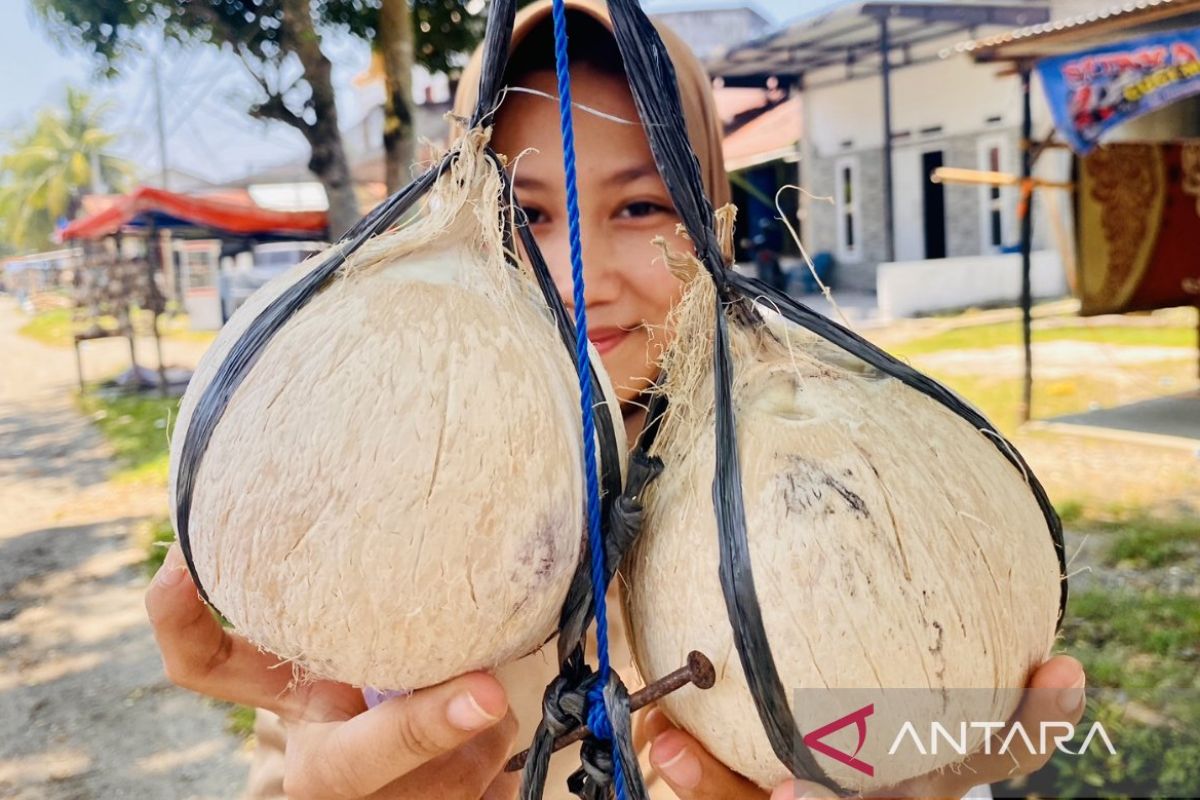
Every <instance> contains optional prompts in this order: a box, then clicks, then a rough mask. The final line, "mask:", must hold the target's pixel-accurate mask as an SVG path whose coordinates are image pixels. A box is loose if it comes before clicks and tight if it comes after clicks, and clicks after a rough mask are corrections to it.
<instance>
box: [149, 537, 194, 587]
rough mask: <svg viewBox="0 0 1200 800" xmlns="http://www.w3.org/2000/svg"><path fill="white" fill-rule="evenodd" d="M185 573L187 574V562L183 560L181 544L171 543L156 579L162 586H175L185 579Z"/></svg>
mask: <svg viewBox="0 0 1200 800" xmlns="http://www.w3.org/2000/svg"><path fill="white" fill-rule="evenodd" d="M185 575H187V563H186V562H185V561H184V560H183V552H182V551H181V550H180V549H179V545H171V549H170V550H168V551H167V557H166V558H165V559H163V563H162V566H161V567H159V568H158V574H157V575H155V576H154V580H155V581H156V582H157V583H158V584H159V585H160V586H175V585H176V584H178V583H179V582H180V581H182V580H183V578H184V576H185Z"/></svg>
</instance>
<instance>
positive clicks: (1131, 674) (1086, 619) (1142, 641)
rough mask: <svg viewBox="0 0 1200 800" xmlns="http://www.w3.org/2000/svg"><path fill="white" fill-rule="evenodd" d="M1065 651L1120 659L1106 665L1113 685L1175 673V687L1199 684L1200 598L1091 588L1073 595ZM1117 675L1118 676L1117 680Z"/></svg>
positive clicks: (1156, 682) (1155, 680)
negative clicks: (1111, 666)
mask: <svg viewBox="0 0 1200 800" xmlns="http://www.w3.org/2000/svg"><path fill="white" fill-rule="evenodd" d="M1063 635H1064V638H1065V639H1066V643H1067V649H1068V651H1069V652H1071V651H1073V650H1078V653H1077V656H1078V657H1079V658H1080V660H1082V661H1084V664H1085V666H1086V665H1087V663H1088V662H1087V660H1086V659H1085V658H1084V656H1087V657H1089V658H1090V657H1093V656H1097V655H1099V654H1100V653H1104V654H1105V656H1104V657H1106V658H1109V659H1119V660H1120V663H1121V664H1122V665H1123V669H1121V670H1114V669H1108V670H1107V672H1108V673H1110V674H1109V677H1110V678H1115V679H1117V680H1115V681H1113V682H1112V683H1108V682H1101V683H1099V684H1097V683H1096V682H1095V681H1093V685H1108V686H1112V688H1121V687H1125V688H1128V686H1129V683H1128V682H1129V681H1134V682H1136V683H1141V682H1144V681H1150V682H1152V683H1153V684H1154V685H1161V684H1163V683H1164V682H1165V681H1167V680H1168V678H1170V677H1172V676H1174V677H1175V678H1178V679H1179V681H1178V683H1176V682H1175V681H1170V682H1171V683H1176V686H1175V688H1185V687H1187V688H1197V689H1200V598H1196V597H1188V596H1186V595H1167V594H1156V593H1151V592H1148V593H1138V592H1133V591H1125V592H1111V591H1100V590H1093V591H1088V592H1080V593H1076V594H1074V595H1072V596H1071V600H1070V605H1069V606H1068V608H1067V614H1066V618H1065V620H1064V623H1063ZM1118 681H1119V682H1118Z"/></svg>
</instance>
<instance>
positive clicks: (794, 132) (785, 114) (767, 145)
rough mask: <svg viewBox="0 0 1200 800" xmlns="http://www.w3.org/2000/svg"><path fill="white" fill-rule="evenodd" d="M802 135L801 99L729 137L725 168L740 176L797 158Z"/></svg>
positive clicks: (767, 113) (776, 108)
mask: <svg viewBox="0 0 1200 800" xmlns="http://www.w3.org/2000/svg"><path fill="white" fill-rule="evenodd" d="M800 133H801V126H800V98H799V97H792V98H791V99H788V100H784V101H783V102H782V103H780V104H779V105H777V106H774V107H772V108H771V109H769V110H767V111H764V112H763V113H762V114H759V115H758V116H757V117H755V118H754V119H752V120H750V121H749V122H747V123H746V124H745V125H742V126H741V127H739V128H737V129H736V130H734V131H733V132H732V133H730V134H727V135H726V136H725V141H724V143H723V145H722V148H721V149H722V150H723V152H724V154H725V168H726V169H728V170H729V171H730V172H736V171H737V170H741V169H748V168H749V167H754V166H758V165H759V164H765V163H766V162H768V161H774V160H775V159H777V158H785V157H787V156H795V155H796V146H797V144H799V142H800Z"/></svg>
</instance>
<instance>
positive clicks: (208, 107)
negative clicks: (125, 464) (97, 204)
mask: <svg viewBox="0 0 1200 800" xmlns="http://www.w3.org/2000/svg"><path fill="white" fill-rule="evenodd" d="M708 4H710V2H709V0H698V1H697V2H687V1H685V0H660V1H659V2H655V3H654V4H653V6H652V8H654V9H659V8H671V7H696V6H703V5H708ZM752 4H754V5H756V6H757V7H758V8H760V9H761V10H762V11H764V12H766V13H767V14H769V15H771V16H773V17H774V18H775V20H776V21H786V20H789V19H793V18H795V17H797V16H799V15H801V14H804V13H809V12H811V11H813V10H815V9H819V8H821V7H824V6H826V5H828V4H829V0H752ZM327 50H331V51H332V52H330V53H329V54H330V56H331V58H332V59H333V60H334V63H335V65H336V67H337V69H336V72H335V81H337V83H338V85H339V87H348V86H349V83H350V80H351V78H352V77H353V76H354V75H355V74H357V73H358V72H359V71H361V70H362V69H363V67H365V65H366V63H367V60H368V54H367V52H366V48H365V46H363V45H361V44H359V43H349V42H342V43H332V44H331V45H330V46H329V47H327ZM160 70H161V75H162V80H163V86H164V92H165V99H166V101H165V103H164V106H165V108H166V128H167V131H168V137H167V140H168V162H169V163H170V164H171V165H172V166H173V167H178V168H181V169H184V170H186V171H189V172H193V173H196V174H199V175H202V176H204V177H206V178H209V179H214V180H227V179H232V178H236V177H239V176H241V175H244V174H246V173H248V172H250V171H253V170H255V169H261V168H265V167H268V166H273V165H276V164H279V163H284V162H288V161H293V160H296V159H298V158H302V157H303V156H304V154H305V153H306V152H307V147H306V145H305V143H304V140H303V139H302V138H301V137H300V135H299V134H298V133H297V132H296V131H294V130H292V129H290V128H288V127H287V126H284V125H279V124H274V125H269V126H267V125H264V124H263V123H259V122H256V121H254V120H251V119H250V118H249V117H248V116H247V115H246V114H245V108H246V106H247V104H248V103H247V102H246V100H247V98H248V97H249V96H250V92H251V90H252V85H251V84H249V82H248V80H249V79H248V78H247V77H246V75H245V74H244V72H243V69H242V67H241V65H240V64H239V63H238V62H237V61H236V60H235V59H233V58H232V57H228V56H223V55H221V54H219V53H217V52H215V50H214V49H212V48H201V49H198V50H188V51H176V50H170V49H169V50H167V51H165V52H162V53H161V59H160ZM0 75H4V76H5V80H4V82H3V88H2V89H0V136H3V138H7V136H8V134H9V133H10V132H11V131H12V130H14V129H16V128H19V127H20V126H21V125H22V124H23V123H25V122H26V121H27V120H29V119H31V118H32V117H33V116H34V115H35V114H36V112H37V110H38V109H39V108H41V107H44V106H46V105H54V104H56V103H57V102H59V101H60V99H61V97H62V96H63V94H64V92H65V88H66V86H68V85H74V86H90V87H92V91H93V93H94V94H95V95H96V96H98V97H100V98H101V99H102V100H104V101H106V102H108V103H109V104H110V106H111V111H110V116H109V123H108V124H109V127H110V128H112V129H114V130H116V131H118V132H119V133H120V134H121V147H120V150H121V152H122V154H123V155H125V156H126V157H128V158H130V159H132V160H133V161H134V162H135V163H136V164H138V165H139V166H140V167H142V168H144V169H145V170H146V171H147V172H152V171H155V170H157V168H158V154H157V146H156V143H155V141H156V140H155V139H154V135H153V132H154V114H153V110H154V103H153V97H152V86H153V83H152V81H151V79H150V75H151V66H150V62H149V60H148V58H147V57H139V58H132V59H129V60H128V61H127V62H125V63H124V64H123V65H122V72H121V75H120V76H119V77H118V78H116V79H111V80H110V79H102V78H98V77H96V75H95V73H94V70H93V67H92V64H91V62H90V61H89V60H88V59H87V58H86V57H84V56H82V55H79V54H77V53H72V52H70V51H69V50H68V49H67V48H65V47H59V46H58V45H57V44H56V43H55V42H54V41H52V40H51V38H50V35H49V34H48V33H47V32H46V30H45V28H44V27H43V26H42V25H41V22H40V20H38V19H37V18H36V17H35V16H34V14H33V13H32V11H31V10H30V7H29V3H28V0H0ZM338 100H339V114H340V116H341V118H342V124H343V126H345V125H346V124H348V123H350V122H353V121H354V120H356V119H357V118H358V116H359V115H361V113H362V109H358V108H355V107H354V100H355V98H354V97H353V93H352V92H349V91H344V92H341V93H340V94H339V98H338ZM3 147H4V145H3V144H2V143H0V149H2V148H3Z"/></svg>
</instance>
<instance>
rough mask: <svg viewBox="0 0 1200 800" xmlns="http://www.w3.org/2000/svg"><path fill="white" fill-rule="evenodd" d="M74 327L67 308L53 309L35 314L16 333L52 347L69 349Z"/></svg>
mask: <svg viewBox="0 0 1200 800" xmlns="http://www.w3.org/2000/svg"><path fill="white" fill-rule="evenodd" d="M73 330H74V326H73V325H72V322H71V310H70V309H69V308H55V309H51V310H49V311H43V312H41V313H40V314H35V315H34V316H33V317H32V318H31V319H30V320H29V322H26V323H25V324H24V325H22V326H21V327H20V328H19V329H18V331H17V332H18V333H20V334H21V335H22V336H27V337H29V338H30V339H33V340H34V341H37V342H41V343H42V344H48V345H51V346H52V347H70V345H71V337H72V332H73Z"/></svg>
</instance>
